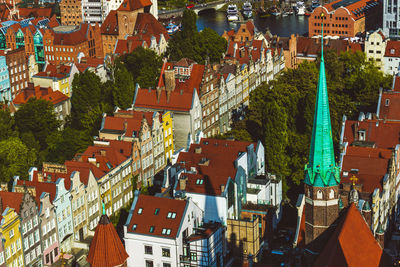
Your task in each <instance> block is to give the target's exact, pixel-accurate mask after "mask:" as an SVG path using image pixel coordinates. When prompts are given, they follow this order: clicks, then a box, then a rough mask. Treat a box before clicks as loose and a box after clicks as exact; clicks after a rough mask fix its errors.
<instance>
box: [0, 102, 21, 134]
mask: <svg viewBox="0 0 400 267" xmlns="http://www.w3.org/2000/svg"><path fill="white" fill-rule="evenodd" d="M14 129H15V121H14V118H13V117H12V116H11V113H10V110H9V109H8V108H7V109H5V110H3V109H0V141H1V140H5V139H8V138H9V137H11V136H16V135H17V133H16V131H15V130H14Z"/></svg>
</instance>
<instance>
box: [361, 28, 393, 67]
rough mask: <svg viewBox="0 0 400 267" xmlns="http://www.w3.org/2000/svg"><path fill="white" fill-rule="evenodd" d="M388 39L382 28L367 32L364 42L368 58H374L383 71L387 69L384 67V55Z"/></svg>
mask: <svg viewBox="0 0 400 267" xmlns="http://www.w3.org/2000/svg"><path fill="white" fill-rule="evenodd" d="M387 42H388V39H387V38H385V36H384V35H383V32H382V30H381V29H378V30H376V31H374V32H371V33H367V37H366V38H365V43H364V52H365V55H366V56H367V59H368V60H374V61H375V63H376V66H378V67H379V68H380V70H381V71H385V68H384V59H383V57H384V55H385V52H386V43H387Z"/></svg>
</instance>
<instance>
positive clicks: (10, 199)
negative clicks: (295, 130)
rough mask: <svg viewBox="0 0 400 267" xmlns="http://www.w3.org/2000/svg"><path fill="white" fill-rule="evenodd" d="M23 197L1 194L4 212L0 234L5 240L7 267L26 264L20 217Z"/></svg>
mask: <svg viewBox="0 0 400 267" xmlns="http://www.w3.org/2000/svg"><path fill="white" fill-rule="evenodd" d="M23 196H24V194H23V193H10V192H3V191H2V192H0V200H1V212H2V220H1V224H0V232H1V234H2V236H3V238H4V242H2V247H3V248H4V258H5V263H6V265H7V266H23V265H24V264H25V261H24V252H23V250H24V248H23V247H22V234H21V229H22V227H21V218H20V216H19V214H20V211H21V204H22V200H23ZM31 227H33V225H31ZM31 244H32V245H33V244H34V240H32V243H31ZM35 252H36V251H35ZM35 252H34V253H35ZM4 258H3V259H4Z"/></svg>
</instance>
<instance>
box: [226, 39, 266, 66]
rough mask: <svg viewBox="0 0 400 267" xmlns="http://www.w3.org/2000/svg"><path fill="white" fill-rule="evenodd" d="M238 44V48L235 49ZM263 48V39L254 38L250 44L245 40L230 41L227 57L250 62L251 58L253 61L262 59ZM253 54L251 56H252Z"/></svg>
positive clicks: (243, 62) (242, 62)
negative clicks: (244, 41)
mask: <svg viewBox="0 0 400 267" xmlns="http://www.w3.org/2000/svg"><path fill="white" fill-rule="evenodd" d="M235 45H236V47H237V48H236V49H235ZM262 49H263V41H262V40H253V41H252V42H251V45H250V46H248V45H246V44H245V43H243V42H234V41H230V42H229V44H228V50H227V53H226V55H225V59H237V60H238V61H239V64H249V61H250V58H251V59H252V60H253V61H257V60H259V59H261V56H262ZM250 55H251V57H250Z"/></svg>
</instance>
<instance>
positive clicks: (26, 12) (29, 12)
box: [18, 7, 52, 18]
mask: <svg viewBox="0 0 400 267" xmlns="http://www.w3.org/2000/svg"><path fill="white" fill-rule="evenodd" d="M18 12H19V16H20V17H23V18H28V17H46V18H50V17H51V12H52V10H51V7H40V8H32V7H29V8H22V7H20V8H18Z"/></svg>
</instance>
